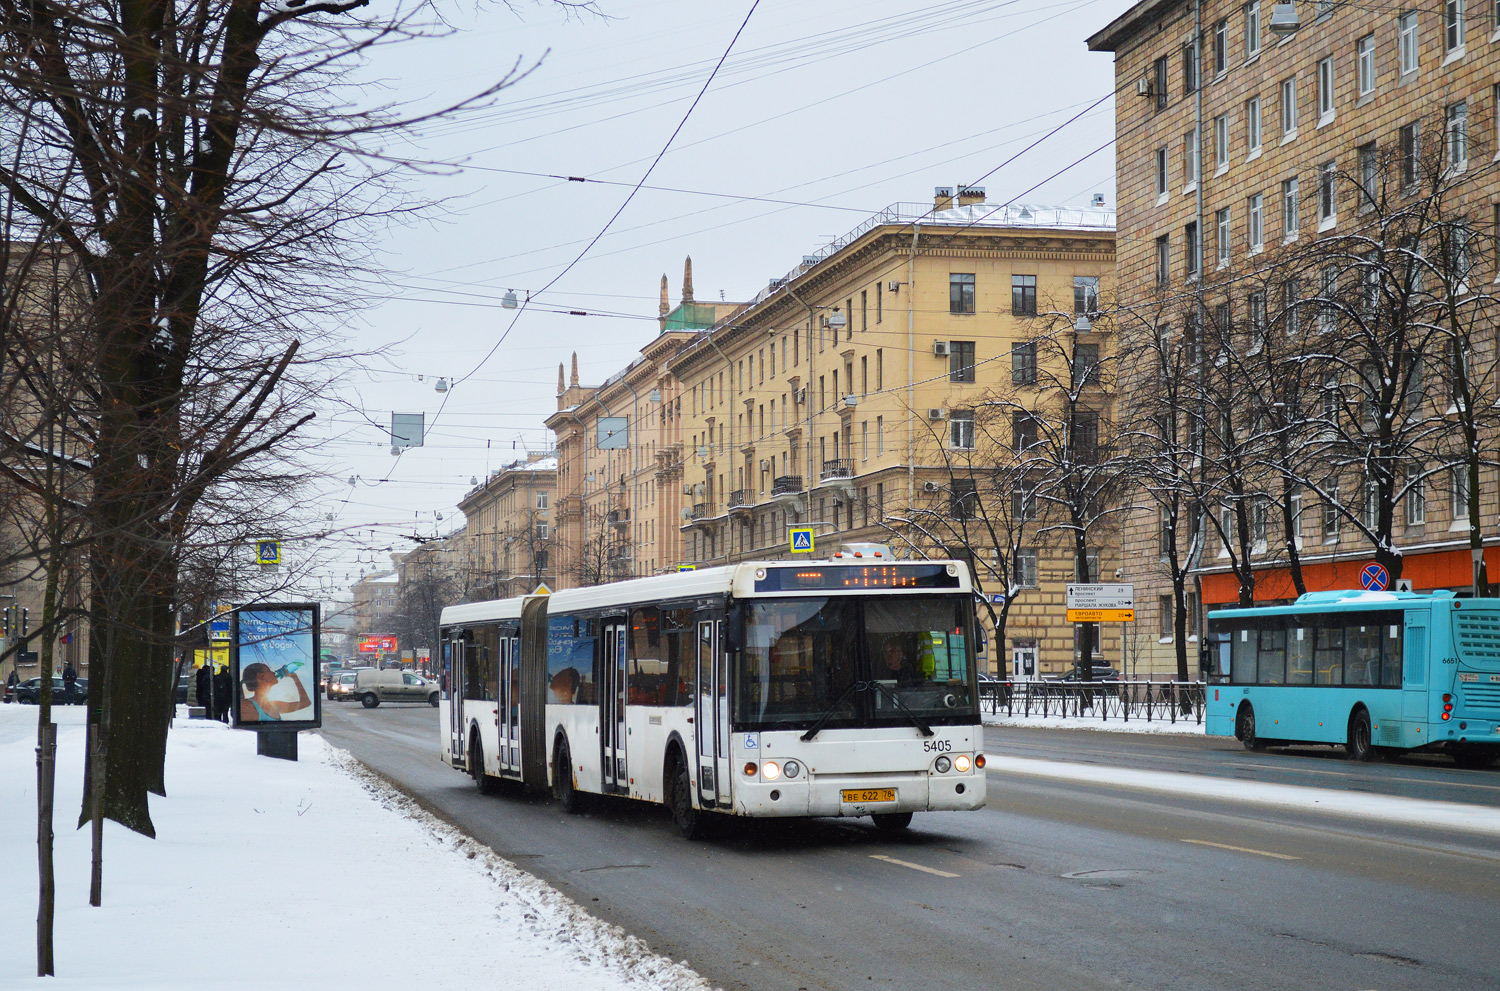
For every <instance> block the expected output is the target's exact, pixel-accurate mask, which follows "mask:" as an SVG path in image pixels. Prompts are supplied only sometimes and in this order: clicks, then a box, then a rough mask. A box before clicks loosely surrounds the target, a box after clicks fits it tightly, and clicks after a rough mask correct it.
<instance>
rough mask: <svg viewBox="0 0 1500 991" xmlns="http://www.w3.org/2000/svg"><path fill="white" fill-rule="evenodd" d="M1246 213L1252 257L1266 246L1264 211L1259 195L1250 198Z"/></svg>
mask: <svg viewBox="0 0 1500 991" xmlns="http://www.w3.org/2000/svg"><path fill="white" fill-rule="evenodd" d="M1247 211H1248V214H1249V217H1250V232H1249V236H1250V253H1251V254H1252V255H1253V254H1255V253H1256V252H1257V251H1260V250H1261V249H1262V248H1264V247H1265V246H1266V224H1265V209H1264V201H1263V199H1262V197H1261V194H1260V193H1256V194H1255V195H1254V196H1252V197H1250V200H1249V203H1248V206H1247Z"/></svg>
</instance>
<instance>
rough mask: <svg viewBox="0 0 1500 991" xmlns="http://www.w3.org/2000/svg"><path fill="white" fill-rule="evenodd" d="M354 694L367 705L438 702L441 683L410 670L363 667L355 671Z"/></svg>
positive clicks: (431, 703) (367, 707) (433, 703)
mask: <svg viewBox="0 0 1500 991" xmlns="http://www.w3.org/2000/svg"><path fill="white" fill-rule="evenodd" d="M354 697H355V698H357V699H359V701H360V703H361V704H362V705H363V706H364V707H365V708H366V709H373V708H375V707H376V706H377V705H379V704H380V703H382V702H427V703H428V704H430V705H434V706H435V705H437V704H438V685H437V682H435V681H430V680H428V679H426V678H423V677H421V676H420V675H415V674H412V673H411V672H410V671H395V670H392V671H359V672H356V674H355V682H354Z"/></svg>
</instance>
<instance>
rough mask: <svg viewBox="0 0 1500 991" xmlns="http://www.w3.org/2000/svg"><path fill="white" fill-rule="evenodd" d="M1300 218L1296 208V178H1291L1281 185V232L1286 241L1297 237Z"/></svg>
mask: <svg viewBox="0 0 1500 991" xmlns="http://www.w3.org/2000/svg"><path fill="white" fill-rule="evenodd" d="M1300 223H1301V217H1300V215H1299V211H1298V208H1297V177H1296V176H1292V177H1291V178H1290V179H1287V180H1284V181H1283V182H1282V184H1281V230H1282V234H1283V236H1284V237H1285V238H1286V239H1287V240H1288V241H1292V240H1295V239H1296V237H1297V226H1298V224H1300Z"/></svg>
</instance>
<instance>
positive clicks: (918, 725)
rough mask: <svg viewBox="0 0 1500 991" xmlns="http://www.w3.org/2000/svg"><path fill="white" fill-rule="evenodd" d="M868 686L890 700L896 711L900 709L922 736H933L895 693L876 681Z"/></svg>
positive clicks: (929, 728)
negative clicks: (873, 687) (871, 686)
mask: <svg viewBox="0 0 1500 991" xmlns="http://www.w3.org/2000/svg"><path fill="white" fill-rule="evenodd" d="M870 684H872V685H874V686H875V690H876V691H878V692H880V693H881V694H882V695H884V696H885V697H886V698H888V699H890V700H891V703H892V704H893V705H895V707H896V708H897V709H900V710H901V712H902V714H903V715H905V716H906V718H907V719H910V720H911V724H912V725H913V726H915V727H916V728H917V729H919V730H921V731H922V735H923V736H932V735H933V734H932V727H931V726H928V725H927V724H926V723H924V722H923V721H922V720H921V718H920V717H919V716H918V715H917V714H916V713H915V712H912V711H911V710H910V709H908V708H907V707H906V703H904V702H902V701H901V699H900V698H899V697H898V696H897V695H896V693H895V692H893V691H891V690H890V689H889V688H887V687H886V686H885V685H882V684H881V683H880V682H878V681H872V682H870Z"/></svg>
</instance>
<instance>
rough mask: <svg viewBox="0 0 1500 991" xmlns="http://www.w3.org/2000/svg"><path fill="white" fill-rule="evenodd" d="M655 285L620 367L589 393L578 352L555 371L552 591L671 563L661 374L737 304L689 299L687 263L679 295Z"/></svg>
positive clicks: (675, 406)
mask: <svg viewBox="0 0 1500 991" xmlns="http://www.w3.org/2000/svg"><path fill="white" fill-rule="evenodd" d="M667 288H668V283H667V277H666V276H665V275H663V276H662V279H661V298H660V304H659V308H658V316H657V334H656V336H655V338H653V339H652V340H651V341H650V342H649V343H648V344H647V345H646V346H645V347H643V348H642V349H641V352H640V355H639V357H637V358H636V359H635V360H634V361H632V362H631V363H630V365H629V366H628V367H627V368H625V369H623V370H621V371H620V372H617V373H616V374H614V375H611V376H610V377H609V378H608V379H606V380H605V381H604V383H603V384H601V385H598V386H584V385H580V384H579V381H578V355H577V353H576V352H575V353H574V354H573V357H572V369H571V372H570V375H569V378H568V381H567V382H566V383H565V382H564V380H563V367H562V366H561V365H559V366H558V370H557V393H558V398H557V407H558V409H557V412H556V413H554V414H553V415H552V416H550V417H548V419H547V421H546V423H547V426H548V427H549V428H550V429H551V430H552V431H553V433H554V436H555V437H556V444H557V464H558V467H557V485H558V501H557V512H556V516H555V521H554V523H555V527H556V534H555V537H554V540H553V547H554V550H555V554H554V574H555V577H556V580H557V582H558V584H557V585H555V586H554V587H556V588H573V587H576V586H579V585H594V584H598V583H600V582H606V581H618V580H620V579H622V578H634V577H639V576H644V575H654V574H661V573H663V572H668V571H673V570H676V568H677V567H678V565H679V564H680V563H681V557H682V554H681V534H680V532H679V529H678V525H679V523H680V513H681V507H682V501H683V496H682V494H681V479H682V472H683V433H682V419H681V417H682V400H681V395H680V389H679V384H678V381H677V379H676V377H675V376H674V375H673V374H672V372H671V371H670V369H669V367H668V366H669V363H670V361H671V359H672V358H673V356H674V355H676V354H677V352H678V351H679V350H680V349H681V348H683V347H684V346H686V345H687V344H688V342H690V341H692V340H693V339H694V338H695V337H697V336H698V335H699V334H700V333H701V332H702V331H703V330H704V329H705V328H708V327H711V326H713V325H714V323H715V322H716V321H718V320H719V319H720V318H721V317H724V316H725V315H727V314H729V313H731V312H733V311H735V310H736V309H738V308H739V307H740V305H741V304H739V303H732V302H723V301H719V302H712V301H709V302H703V301H699V300H696V299H695V298H694V294H693V260H692V259H691V258H688V259H686V261H685V262H684V264H683V280H682V298H681V301H680V302H679V303H678V304H677V305H676V306H675V307H674V306H671V305H670V303H669V301H668V295H667Z"/></svg>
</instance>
